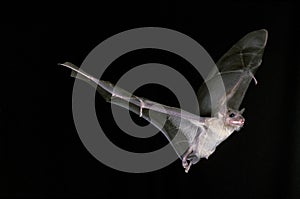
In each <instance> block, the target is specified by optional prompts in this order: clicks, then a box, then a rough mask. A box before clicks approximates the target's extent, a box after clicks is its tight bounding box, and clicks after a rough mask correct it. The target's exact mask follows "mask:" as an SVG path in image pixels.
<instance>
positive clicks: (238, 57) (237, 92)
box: [198, 29, 268, 115]
mask: <svg viewBox="0 0 300 199" xmlns="http://www.w3.org/2000/svg"><path fill="white" fill-rule="evenodd" d="M267 37H268V32H267V31H266V30H265V29H262V30H257V31H254V32H251V33H249V34H247V35H246V36H244V37H243V38H242V39H241V40H240V41H238V42H237V43H236V44H235V45H234V46H232V48H231V49H230V50H229V51H228V52H227V53H226V54H225V55H223V56H222V57H221V59H220V60H219V61H218V62H217V67H218V70H213V71H211V72H210V74H209V75H208V77H207V78H206V81H205V83H204V84H203V85H202V86H201V87H200V89H199V91H198V101H199V107H200V113H201V115H215V114H216V113H218V112H219V111H220V110H221V109H222V108H223V107H224V106H225V108H231V109H233V110H238V109H239V107H240V105H241V103H242V100H243V98H244V96H245V93H246V91H247V89H248V87H249V84H250V82H251V80H254V81H255V83H257V81H256V79H255V77H254V74H255V72H256V71H257V69H258V67H259V66H260V65H261V62H262V56H263V52H264V49H265V46H266V42H267ZM220 77H221V78H222V80H223V83H224V87H225V95H224V92H220V84H219V82H218V81H217V80H218V79H219V78H220ZM207 88H210V89H209V90H210V91H211V92H208V89H207ZM211 97H213V98H214V102H216V103H215V104H216V105H214V106H212V105H211Z"/></svg>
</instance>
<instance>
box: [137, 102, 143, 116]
mask: <svg viewBox="0 0 300 199" xmlns="http://www.w3.org/2000/svg"><path fill="white" fill-rule="evenodd" d="M137 99H138V100H139V101H140V103H141V105H140V117H142V116H143V108H144V107H145V104H144V102H143V100H141V99H140V98H137Z"/></svg>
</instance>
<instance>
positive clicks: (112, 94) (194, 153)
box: [60, 29, 268, 172]
mask: <svg viewBox="0 0 300 199" xmlns="http://www.w3.org/2000/svg"><path fill="white" fill-rule="evenodd" d="M267 38H268V32H267V31H266V30H265V29H262V30H257V31H253V32H250V33H248V34H247V35H246V36H244V37H243V38H242V39H241V40H240V41H238V42H237V43H236V44H235V45H233V46H232V48H231V49H230V50H229V51H228V52H227V53H226V54H225V55H223V56H222V57H221V59H220V60H219V61H218V62H217V67H218V70H215V69H213V70H212V71H211V72H210V73H209V75H208V77H207V78H206V79H205V81H204V83H203V84H202V86H201V87H200V88H199V91H198V94H197V96H198V101H199V108H200V115H195V114H192V113H189V112H187V111H184V110H182V109H180V108H175V107H170V106H166V105H163V104H159V103H157V102H154V101H151V100H148V99H145V98H142V97H138V96H134V95H132V94H131V93H129V92H127V91H125V90H123V89H122V88H119V87H116V86H114V85H113V84H111V83H110V82H107V81H103V80H99V79H97V78H94V77H93V76H91V75H89V74H88V73H86V72H84V71H82V70H81V69H79V68H78V67H76V66H75V65H73V64H72V63H69V62H66V63H64V64H60V65H62V66H65V67H67V68H70V69H71V70H72V73H71V76H72V77H75V78H78V79H81V80H83V81H86V82H87V83H89V84H92V85H96V88H97V91H98V92H99V93H100V95H101V96H102V97H103V98H104V99H105V100H106V101H108V102H110V103H112V104H116V105H118V106H121V107H124V108H127V109H129V110H130V111H132V112H134V113H136V114H138V115H139V116H140V117H143V118H144V119H146V120H147V121H148V122H150V123H151V124H152V125H154V126H155V127H157V128H158V129H159V130H160V131H161V132H162V133H163V134H164V135H165V137H166V138H167V139H168V140H169V142H170V143H171V144H172V146H173V148H174V150H175V151H176V153H177V155H178V156H179V158H180V159H181V160H182V166H183V168H184V169H185V172H188V171H189V169H190V167H191V165H192V164H196V163H197V162H198V161H199V160H200V159H201V158H208V157H209V156H210V155H211V154H212V153H213V152H214V151H215V149H216V147H217V146H218V145H219V144H220V143H221V142H223V141H224V140H225V139H226V138H228V136H230V135H231V134H232V133H233V132H234V131H238V130H240V129H241V127H243V125H244V122H245V119H244V117H243V116H242V113H243V111H244V109H242V110H239V108H240V105H241V103H242V100H243V98H244V96H245V93H246V91H247V89H248V87H249V84H250V82H251V81H252V80H253V81H254V82H255V84H257V80H256V79H255V77H254V74H255V72H256V71H257V69H258V67H259V66H260V65H261V62H262V56H263V52H264V49H265V46H266V42H267ZM220 78H221V79H222V81H223V84H224V87H225V92H218V87H219V83H218V81H217V79H220ZM208 87H209V88H210V89H209V90H210V91H211V92H213V93H211V92H209V90H208V89H207V88H208ZM211 95H213V96H214V99H215V101H216V104H217V105H216V106H213V105H212V102H211ZM175 137H176V139H174V138H175Z"/></svg>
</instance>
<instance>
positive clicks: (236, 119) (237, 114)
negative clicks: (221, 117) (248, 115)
mask: <svg viewBox="0 0 300 199" xmlns="http://www.w3.org/2000/svg"><path fill="white" fill-rule="evenodd" d="M243 112H244V109H242V110H241V111H236V110H232V109H228V110H227V112H226V115H225V125H227V126H230V127H233V128H234V129H235V130H236V131H238V130H240V128H242V127H243V126H244V123H245V118H244V117H243V116H242V113H243Z"/></svg>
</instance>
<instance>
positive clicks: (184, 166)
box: [182, 161, 193, 173]
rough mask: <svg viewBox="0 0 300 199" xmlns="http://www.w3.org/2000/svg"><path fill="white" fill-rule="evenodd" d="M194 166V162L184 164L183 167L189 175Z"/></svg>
mask: <svg viewBox="0 0 300 199" xmlns="http://www.w3.org/2000/svg"><path fill="white" fill-rule="evenodd" d="M192 164H193V162H192V161H190V162H189V163H188V162H187V161H186V162H183V163H182V166H183V168H184V171H185V173H188V172H189V170H190V168H191V166H192Z"/></svg>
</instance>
